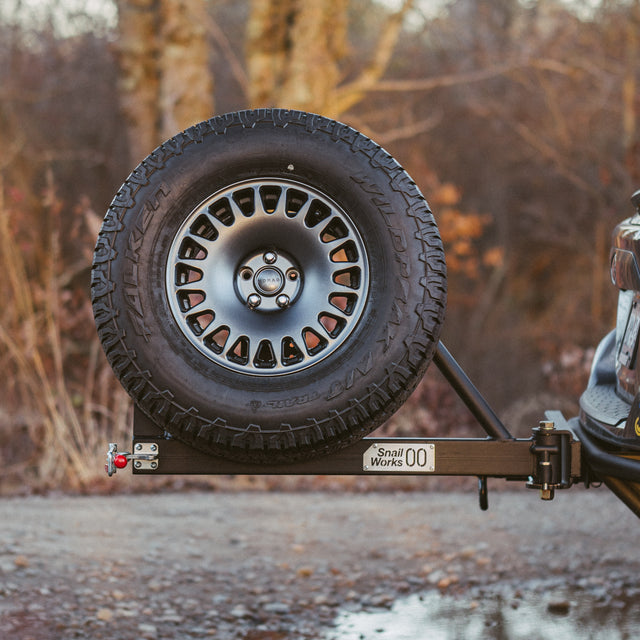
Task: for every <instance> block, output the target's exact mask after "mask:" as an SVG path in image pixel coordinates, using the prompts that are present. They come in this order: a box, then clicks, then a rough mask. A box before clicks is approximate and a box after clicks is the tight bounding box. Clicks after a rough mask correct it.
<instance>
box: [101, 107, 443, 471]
mask: <svg viewBox="0 0 640 640" xmlns="http://www.w3.org/2000/svg"><path fill="white" fill-rule="evenodd" d="M445 298H446V274H445V262H444V253H443V249H442V244H441V241H440V237H439V234H438V230H437V226H436V224H435V222H434V219H433V217H432V214H431V212H430V211H429V208H428V206H427V203H426V202H425V200H424V198H423V197H422V195H421V194H420V191H419V190H418V188H417V187H416V185H415V184H414V182H413V181H412V180H411V178H410V177H409V176H408V175H407V173H406V172H405V171H404V170H403V169H402V167H400V165H399V164H398V163H397V162H396V161H395V160H394V159H393V158H392V157H391V156H390V155H389V154H388V153H387V152H386V151H384V150H383V149H381V148H380V147H379V146H378V145H376V144H375V143H374V142H372V141H371V140H370V139H368V138H366V137H365V136H363V135H362V134H360V133H358V132H357V131H355V130H354V129H352V128H350V127H348V126H346V125H344V124H341V123H339V122H335V121H333V120H329V119H327V118H324V117H321V116H317V115H313V114H309V113H304V112H296V111H286V110H279V109H260V110H256V111H241V112H237V113H230V114H227V115H223V116H219V117H215V118H212V119H211V120H208V121H206V122H203V123H201V124H198V125H196V126H193V127H191V128H190V129H187V130H186V131H184V132H183V133H180V134H178V135H176V136H175V137H174V138H172V139H170V140H168V141H167V142H165V143H164V144H163V145H161V146H160V147H158V148H157V149H156V150H155V151H154V152H153V153H151V154H150V155H149V156H148V157H147V158H146V159H145V160H143V161H142V163H141V164H140V165H139V166H138V167H137V168H136V169H135V170H134V171H133V172H132V173H131V175H130V176H129V177H128V178H127V180H126V181H125V183H124V184H123V185H122V187H121V188H120V190H119V191H118V193H117V195H116V196H115V198H114V200H113V202H112V204H111V206H110V208H109V211H108V213H107V215H106V218H105V220H104V223H103V226H102V229H101V231H100V235H99V237H98V242H97V246H96V250H95V256H94V264H93V271H92V301H93V309H94V314H95V319H96V325H97V329H98V334H99V336H100V340H101V342H102V345H103V348H104V350H105V352H106V355H107V358H108V360H109V362H110V364H111V366H112V367H113V370H114V372H115V374H116V375H117V377H118V378H119V380H120V382H121V384H122V385H123V386H124V388H125V389H126V390H127V391H128V393H129V394H130V395H131V397H132V398H133V400H134V402H135V403H136V405H137V406H138V407H139V408H140V409H141V410H142V411H143V412H144V413H145V414H146V415H147V416H148V417H149V418H151V420H153V421H154V422H155V423H156V424H157V425H158V426H160V427H162V428H163V429H165V430H166V431H167V432H168V433H169V434H171V435H172V436H175V437H176V438H179V439H180V440H182V441H184V442H186V443H188V444H191V445H192V446H194V447H196V448H198V449H200V450H203V451H206V452H208V453H211V454H215V455H220V456H224V457H227V458H230V459H236V460H241V461H247V462H259V463H280V462H290V461H294V460H301V459H305V458H309V457H312V456H316V455H320V454H325V453H330V452H331V451H334V450H336V449H338V448H340V447H343V446H345V445H348V444H350V443H352V442H354V441H356V440H358V439H360V438H361V437H363V436H364V435H366V434H367V433H369V432H370V431H372V430H373V429H374V428H375V427H376V426H378V425H380V424H381V423H382V422H383V421H385V420H386V419H387V418H389V417H390V416H391V414H392V413H393V412H394V411H395V410H396V409H397V408H398V407H400V405H401V404H402V403H403V402H404V400H405V399H406V398H407V397H408V395H409V394H410V393H411V391H412V390H413V389H414V387H415V385H416V384H417V383H418V381H419V380H420V378H421V376H422V375H423V373H424V371H425V370H426V368H427V366H428V364H429V362H430V361H431V359H432V357H433V353H434V351H435V348H436V346H437V343H438V336H439V333H440V328H441V325H442V321H443V316H444V309H445Z"/></svg>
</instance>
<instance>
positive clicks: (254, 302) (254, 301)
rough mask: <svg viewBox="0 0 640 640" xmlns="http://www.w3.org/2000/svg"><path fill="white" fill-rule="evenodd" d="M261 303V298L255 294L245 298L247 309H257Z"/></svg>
mask: <svg viewBox="0 0 640 640" xmlns="http://www.w3.org/2000/svg"><path fill="white" fill-rule="evenodd" d="M261 302H262V298H261V297H260V296H259V295H258V294H257V293H252V294H251V295H250V296H249V297H248V298H247V306H248V307H249V309H256V308H258V307H259V306H260V303H261Z"/></svg>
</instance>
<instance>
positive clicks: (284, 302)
mask: <svg viewBox="0 0 640 640" xmlns="http://www.w3.org/2000/svg"><path fill="white" fill-rule="evenodd" d="M276 304H277V305H278V306H279V307H280V308H281V309H286V308H287V307H288V306H289V305H290V304H291V300H289V296H285V295H284V294H283V295H281V296H278V297H277V298H276Z"/></svg>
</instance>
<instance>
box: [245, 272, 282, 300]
mask: <svg viewBox="0 0 640 640" xmlns="http://www.w3.org/2000/svg"><path fill="white" fill-rule="evenodd" d="M253 284H254V286H255V288H256V290H257V291H259V292H260V293H262V294H263V295H265V296H275V295H276V294H277V293H279V292H280V291H281V290H282V287H283V286H284V275H283V274H282V272H281V271H280V269H276V268H275V267H264V268H263V269H260V271H258V273H256V275H255V278H254V279H253Z"/></svg>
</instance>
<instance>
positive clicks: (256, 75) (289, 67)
mask: <svg viewBox="0 0 640 640" xmlns="http://www.w3.org/2000/svg"><path fill="white" fill-rule="evenodd" d="M347 5H348V1H347V0H315V1H314V2H300V1H297V0H253V1H252V3H251V14H250V18H249V22H248V24H247V48H246V53H247V65H248V69H249V79H250V102H251V105H252V106H254V107H257V106H280V107H289V108H295V109H303V110H307V111H319V112H322V113H324V114H326V115H336V114H334V113H332V109H331V99H332V96H333V92H334V91H335V87H336V85H337V84H338V81H339V75H340V71H339V62H340V60H341V59H342V58H343V57H344V55H345V52H346V24H347Z"/></svg>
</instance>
